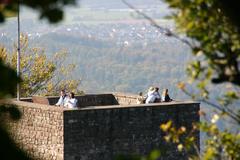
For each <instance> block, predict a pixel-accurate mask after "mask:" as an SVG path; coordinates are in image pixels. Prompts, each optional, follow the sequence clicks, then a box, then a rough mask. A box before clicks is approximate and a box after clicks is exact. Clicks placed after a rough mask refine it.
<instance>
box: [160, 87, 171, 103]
mask: <svg viewBox="0 0 240 160" xmlns="http://www.w3.org/2000/svg"><path fill="white" fill-rule="evenodd" d="M161 101H162V102H171V101H172V99H171V98H170V97H169V95H168V89H164V90H163V92H162V96H161Z"/></svg>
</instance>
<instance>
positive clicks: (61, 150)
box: [6, 93, 199, 160]
mask: <svg viewBox="0 0 240 160" xmlns="http://www.w3.org/2000/svg"><path fill="white" fill-rule="evenodd" d="M106 95H107V96H106ZM92 97H94V96H92ZM92 97H91V98H89V99H88V100H89V101H90V100H94V101H93V102H87V101H86V103H85V104H96V105H95V106H94V105H92V106H85V107H83V108H81V109H66V108H61V107H56V106H48V105H40V104H35V103H31V102H16V101H13V102H11V104H16V105H17V107H18V108H19V110H20V111H21V112H22V114H23V116H22V118H21V119H20V120H19V121H16V122H14V121H10V120H7V121H6V123H7V124H9V126H10V127H9V129H10V130H9V131H10V133H11V134H12V137H13V138H14V139H15V140H16V142H17V143H18V144H19V145H20V147H21V148H23V149H25V150H26V151H27V153H28V154H30V155H33V156H34V157H35V158H36V159H44V160H45V159H46V160H55V159H57V160H62V159H65V160H96V159H97V160H113V159H114V158H115V157H116V156H117V155H120V154H123V155H127V154H140V155H146V154H148V153H149V152H150V151H151V150H152V149H155V148H160V147H163V148H165V149H166V148H167V153H166V155H164V157H163V158H162V159H164V160H175V159H185V156H186V155H185V154H180V153H178V152H177V151H176V147H175V146H174V145H167V144H166V143H165V142H164V140H163V136H164V133H163V132H161V130H160V129H159V126H160V124H162V123H165V122H167V121H168V120H172V121H173V122H174V123H175V125H176V126H178V127H179V126H186V127H187V128H191V127H192V126H191V124H192V123H193V122H198V121H199V115H198V111H199V103H195V102H170V103H155V104H141V105H137V104H135V103H136V96H134V95H122V94H119V93H118V94H116V93H114V94H113V95H110V96H109V94H104V95H101V96H100V99H107V98H106V97H108V98H109V100H108V101H106V102H109V103H108V104H110V102H111V103H113V102H114V101H116V100H118V101H119V104H120V105H111V106H99V105H98V104H97V103H96V102H98V99H99V98H98V97H97V98H95V99H92ZM134 97H135V98H134ZM48 98H50V100H52V101H54V100H55V101H56V100H57V97H55V98H54V97H48ZM85 98H86V97H85ZM96 99H97V100H96ZM28 101H30V100H28ZM114 103H115V102H114ZM128 104H129V105H128ZM195 137H196V142H197V144H198V145H199V132H197V133H195Z"/></svg>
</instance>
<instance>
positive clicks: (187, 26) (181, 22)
mask: <svg viewBox="0 0 240 160" xmlns="http://www.w3.org/2000/svg"><path fill="white" fill-rule="evenodd" d="M122 1H123V2H124V3H125V4H127V5H128V6H129V7H130V8H133V9H134V10H135V11H136V12H138V13H139V14H141V15H142V16H143V17H145V18H146V19H148V20H149V21H150V22H151V24H152V25H153V26H155V27H156V28H158V29H160V30H163V31H164V32H165V34H166V35H167V36H172V37H175V38H177V39H179V40H180V41H182V42H183V43H185V44H187V45H188V46H189V47H190V48H191V49H192V53H193V55H195V58H194V60H193V62H192V63H190V64H189V66H188V67H187V74H188V76H189V78H190V79H189V84H190V85H189V86H192V85H193V84H197V88H198V89H199V91H198V92H197V93H193V92H190V91H189V90H188V86H187V84H186V83H183V82H181V83H179V84H178V87H179V88H180V89H181V90H182V91H183V92H185V93H186V94H188V95H189V96H191V97H192V98H193V99H197V100H200V101H202V102H205V103H207V104H209V105H210V106H212V107H214V108H215V109H216V111H215V114H214V115H213V116H212V118H211V122H210V123H209V120H208V119H209V118H207V117H206V113H204V112H200V115H202V117H203V118H204V119H205V121H203V122H202V123H200V124H194V125H193V131H194V130H196V129H200V130H201V131H203V132H205V133H206V137H207V138H206V141H205V146H204V149H203V151H202V153H200V152H197V153H198V154H197V155H189V159H207V160H208V159H239V158H240V155H239V150H240V136H239V124H240V110H239V107H238V105H237V106H236V101H237V100H239V93H240V92H239V86H240V74H239V73H240V72H239V67H240V65H239V55H240V32H239V31H240V30H239V29H240V23H239V21H238V20H239V14H238V9H239V2H237V1H234V0H230V1H224V0H195V1H186V0H164V1H165V2H167V3H168V4H169V7H170V8H171V9H172V10H173V12H172V15H171V16H170V18H172V19H174V20H175V22H176V26H177V30H178V31H179V33H183V34H185V36H186V37H187V38H185V39H183V38H181V37H180V36H179V35H178V34H175V33H173V32H171V31H170V30H168V29H166V28H163V27H161V26H159V25H158V24H157V23H156V22H155V21H154V20H153V19H152V18H151V17H149V16H147V15H146V14H144V13H142V12H140V11H139V10H137V9H136V8H134V6H132V5H131V4H129V3H127V2H126V1H124V0H122ZM210 81H211V82H212V83H213V84H220V83H224V82H225V83H228V84H231V88H230V89H229V91H228V92H226V93H225V94H224V95H223V96H222V97H219V98H218V99H217V101H218V103H216V102H215V101H211V100H210V99H209V97H210V92H209V90H208V85H209V84H210ZM234 102H235V103H234ZM224 117H227V119H228V120H229V118H230V119H231V122H232V123H234V124H235V127H236V128H235V132H234V131H232V130H229V128H226V129H225V130H221V129H219V128H218V125H217V124H216V122H217V121H218V120H219V119H220V118H222V119H223V118H224ZM225 120H226V119H225ZM206 122H208V123H206ZM225 123H227V121H225ZM160 128H161V129H162V130H163V131H164V132H166V133H167V134H166V136H165V137H164V138H165V139H166V141H168V142H172V143H175V144H177V146H178V150H179V151H186V152H188V151H189V150H191V148H193V146H194V141H193V139H194V137H192V136H191V135H188V136H187V137H185V138H184V136H185V133H186V128H185V127H184V126H181V127H180V128H176V127H174V125H173V124H172V122H171V121H169V122H168V123H166V124H162V125H161V127H160ZM193 131H190V133H191V132H193ZM188 132H189V131H188ZM180 139H184V140H183V141H180ZM197 150H198V149H197Z"/></svg>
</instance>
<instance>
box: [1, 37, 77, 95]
mask: <svg viewBox="0 0 240 160" xmlns="http://www.w3.org/2000/svg"><path fill="white" fill-rule="evenodd" d="M66 56H67V52H66V51H61V52H57V53H56V54H55V55H54V57H53V59H52V60H51V59H49V58H48V57H47V55H46V53H45V51H44V50H43V49H41V48H37V47H34V48H31V47H29V42H28V37H27V36H26V35H22V36H21V64H20V68H21V77H22V80H23V82H22V83H21V95H22V96H23V97H27V96H32V95H34V94H42V95H58V92H59V91H60V90H61V89H66V90H68V91H73V92H75V93H79V92H80V91H79V90H78V87H79V83H80V80H75V79H72V77H71V73H72V71H73V70H74V69H75V65H74V64H65V63H64V60H65V57H66ZM0 57H1V58H2V59H3V60H4V61H6V62H8V64H9V66H11V67H12V68H13V69H16V63H17V51H16V48H15V49H14V50H13V53H9V52H8V51H7V50H6V49H5V48H4V47H1V48H0ZM7 86H8V85H7Z"/></svg>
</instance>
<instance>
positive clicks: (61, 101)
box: [55, 90, 67, 106]
mask: <svg viewBox="0 0 240 160" xmlns="http://www.w3.org/2000/svg"><path fill="white" fill-rule="evenodd" d="M66 100H67V95H66V93H65V91H64V90H61V92H60V98H59V99H58V102H57V103H56V104H55V105H56V106H64V105H65V103H66Z"/></svg>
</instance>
